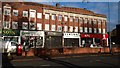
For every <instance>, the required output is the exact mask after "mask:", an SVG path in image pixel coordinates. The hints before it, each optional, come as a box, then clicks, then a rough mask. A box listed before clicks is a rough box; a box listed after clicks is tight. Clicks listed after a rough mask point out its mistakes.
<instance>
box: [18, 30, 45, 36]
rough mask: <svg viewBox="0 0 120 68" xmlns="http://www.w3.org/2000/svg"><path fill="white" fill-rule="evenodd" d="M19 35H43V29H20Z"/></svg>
mask: <svg viewBox="0 0 120 68" xmlns="http://www.w3.org/2000/svg"><path fill="white" fill-rule="evenodd" d="M20 35H21V36H42V37H43V36H44V31H21V34H20Z"/></svg>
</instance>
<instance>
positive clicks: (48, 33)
mask: <svg viewBox="0 0 120 68" xmlns="http://www.w3.org/2000/svg"><path fill="white" fill-rule="evenodd" d="M45 35H50V36H62V33H59V32H45Z"/></svg>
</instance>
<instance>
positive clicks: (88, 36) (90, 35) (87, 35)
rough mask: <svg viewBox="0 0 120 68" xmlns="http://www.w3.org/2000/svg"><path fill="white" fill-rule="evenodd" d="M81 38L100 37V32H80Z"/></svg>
mask: <svg viewBox="0 0 120 68" xmlns="http://www.w3.org/2000/svg"><path fill="white" fill-rule="evenodd" d="M80 37H81V38H102V37H103V36H102V34H81V35H80Z"/></svg>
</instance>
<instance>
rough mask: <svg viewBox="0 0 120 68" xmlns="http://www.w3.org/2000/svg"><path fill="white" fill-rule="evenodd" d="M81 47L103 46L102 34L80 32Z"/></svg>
mask: <svg viewBox="0 0 120 68" xmlns="http://www.w3.org/2000/svg"><path fill="white" fill-rule="evenodd" d="M80 37H81V45H82V47H99V46H103V44H102V43H103V41H102V40H103V34H81V35H80Z"/></svg>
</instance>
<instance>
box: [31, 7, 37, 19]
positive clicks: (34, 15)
mask: <svg viewBox="0 0 120 68" xmlns="http://www.w3.org/2000/svg"><path fill="white" fill-rule="evenodd" d="M30 17H31V18H35V17H36V10H31V9H30Z"/></svg>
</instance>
